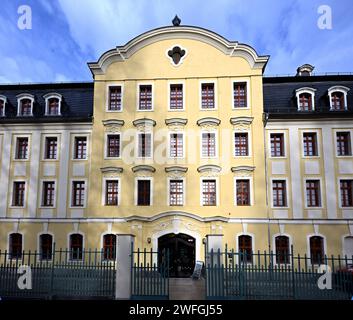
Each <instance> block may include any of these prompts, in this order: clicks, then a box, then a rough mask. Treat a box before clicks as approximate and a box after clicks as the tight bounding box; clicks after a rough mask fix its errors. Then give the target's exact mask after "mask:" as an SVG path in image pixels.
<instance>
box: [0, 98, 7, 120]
mask: <svg viewBox="0 0 353 320" xmlns="http://www.w3.org/2000/svg"><path fill="white" fill-rule="evenodd" d="M5 104H6V97H5V96H2V95H0V117H4V116H5Z"/></svg>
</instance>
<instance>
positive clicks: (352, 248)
mask: <svg viewBox="0 0 353 320" xmlns="http://www.w3.org/2000/svg"><path fill="white" fill-rule="evenodd" d="M343 253H344V255H345V256H347V260H348V261H349V262H348V263H349V264H353V236H347V237H344V239H343Z"/></svg>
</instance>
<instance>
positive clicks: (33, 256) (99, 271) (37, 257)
mask: <svg viewBox="0 0 353 320" xmlns="http://www.w3.org/2000/svg"><path fill="white" fill-rule="evenodd" d="M110 256H111V255H108V257H110ZM106 257H107V252H103V250H102V251H98V250H84V251H82V250H79V251H78V250H76V251H72V250H62V249H60V250H55V249H53V250H52V251H50V252H48V253H45V254H43V253H39V252H36V251H35V252H31V251H28V252H24V251H23V252H21V253H18V254H17V255H16V256H12V255H10V254H9V253H8V252H7V251H5V252H1V251H0V298H5V299H16V298H20V299H23V298H30V299H92V298H94V299H99V298H105V299H113V298H114V295H115V275H116V271H115V261H114V260H107V259H105V258H106ZM21 266H22V268H23V267H29V269H28V270H29V271H30V277H31V286H32V288H31V289H20V288H19V286H18V280H19V277H20V276H21V274H20V273H19V268H20V267H21ZM26 272H27V271H26ZM27 275H28V274H27Z"/></svg>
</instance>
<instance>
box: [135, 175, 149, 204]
mask: <svg viewBox="0 0 353 320" xmlns="http://www.w3.org/2000/svg"><path fill="white" fill-rule="evenodd" d="M138 180H149V181H150V205H149V206H139V205H138V204H137V200H138ZM134 204H135V206H138V207H151V206H153V177H135V190H134Z"/></svg>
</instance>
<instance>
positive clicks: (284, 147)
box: [267, 129, 288, 159]
mask: <svg viewBox="0 0 353 320" xmlns="http://www.w3.org/2000/svg"><path fill="white" fill-rule="evenodd" d="M271 134H283V151H284V156H272V154H271ZM267 135H268V136H267V139H268V145H267V147H268V157H269V159H287V158H288V150H287V145H288V143H287V142H288V137H287V132H286V130H275V129H271V130H268V131H267Z"/></svg>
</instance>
